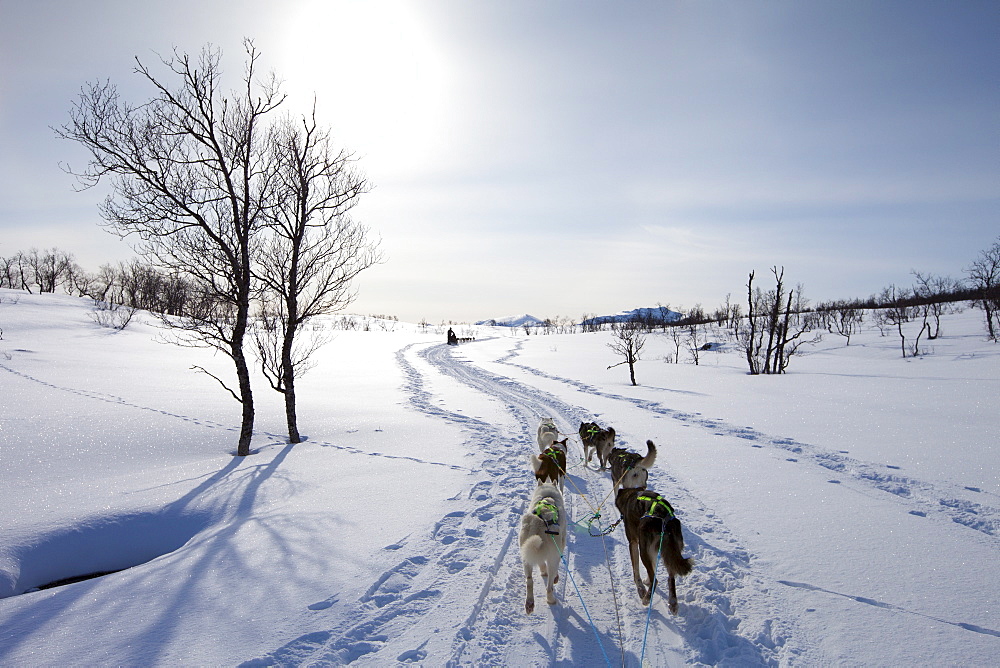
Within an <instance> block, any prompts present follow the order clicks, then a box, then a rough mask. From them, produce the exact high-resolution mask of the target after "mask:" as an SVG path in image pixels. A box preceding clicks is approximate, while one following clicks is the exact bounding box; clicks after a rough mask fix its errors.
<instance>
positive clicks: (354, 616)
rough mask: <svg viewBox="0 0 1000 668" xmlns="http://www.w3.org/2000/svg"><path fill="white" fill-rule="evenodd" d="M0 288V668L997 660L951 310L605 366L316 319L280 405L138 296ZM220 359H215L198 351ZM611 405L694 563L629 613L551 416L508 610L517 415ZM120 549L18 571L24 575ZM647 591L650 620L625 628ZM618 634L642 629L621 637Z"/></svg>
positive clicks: (620, 558)
mask: <svg viewBox="0 0 1000 668" xmlns="http://www.w3.org/2000/svg"><path fill="white" fill-rule="evenodd" d="M89 312H90V309H89V304H88V302H87V301H85V300H79V299H76V298H72V297H68V296H59V295H27V294H23V293H18V292H13V291H9V290H0V329H2V332H3V335H2V339H0V461H2V462H3V465H2V468H0V483H2V484H0V596H3V597H5V598H0V665H17V666H36V665H38V666H41V665H46V666H47V665H126V666H135V665H241V664H243V665H249V666H255V665H299V664H312V665H323V664H327V665H343V664H349V663H352V664H356V665H372V666H384V665H398V664H406V663H413V664H417V665H428V666H430V665H517V666H540V665H553V664H569V665H580V666H584V665H594V666H600V665H607V664H609V663H610V664H613V665H621V664H622V657H623V653H624V662H625V664H626V665H629V666H637V665H639V664H640V658H641V659H643V660H644V661H645V662H646V663H647V664H648V665H655V666H676V665H740V666H743V665H865V666H872V665H878V666H897V665H995V664H996V657H997V656H998V653H1000V600H998V597H997V594H996V587H995V579H996V573H997V565H998V564H1000V560H998V557H1000V477H998V470H1000V467H998V466H997V463H998V457H997V446H996V438H995V434H996V433H997V426H998V422H1000V418H998V416H997V410H996V406H997V405H998V399H1000V346H997V345H996V344H993V343H990V342H988V341H986V340H985V336H984V332H983V329H984V328H983V325H982V321H981V313H980V312H979V311H975V310H966V311H965V312H963V313H960V314H955V315H951V316H948V317H947V318H946V320H945V322H944V332H943V337H942V338H940V339H937V340H935V341H932V342H928V345H927V348H926V349H927V351H928V354H927V355H924V356H922V357H919V358H916V359H913V358H908V359H903V358H902V357H901V356H900V351H899V346H898V341H897V340H896V339H892V338H889V337H881V336H880V335H879V332H878V331H877V330H866V331H864V332H862V333H861V334H859V335H857V336H855V337H853V338H852V339H851V344H850V346H846V345H844V339H843V338H840V337H835V336H827V337H826V338H825V339H824V340H823V341H822V342H821V343H820V344H818V345H816V346H814V347H813V348H811V349H810V352H809V353H808V354H807V355H805V356H803V357H800V358H796V359H795V360H793V362H792V364H791V366H790V367H789V373H788V374H787V375H785V376H780V377H777V376H775V377H769V376H756V377H754V376H748V375H747V374H746V373H745V370H744V366H743V362H742V360H741V358H740V356H739V353H738V352H736V351H734V350H732V349H731V348H729V349H727V347H726V346H721V347H720V350H719V351H718V352H715V351H713V352H711V353H702V355H701V360H700V361H701V363H700V364H699V365H698V366H695V365H693V364H669V363H666V362H664V361H663V359H664V358H667V357H668V356H669V355H670V354H672V352H673V344H672V342H670V341H668V340H666V339H664V338H663V337H661V336H659V335H651V336H650V337H649V338H648V340H647V344H646V348H645V349H644V351H643V360H642V361H641V362H640V363H639V364H638V365H637V367H636V376H637V380H638V382H639V383H640V385H639V386H637V387H633V386H631V385H630V384H629V382H628V374H627V372H626V371H623V369H622V368H621V367H619V368H615V369H611V370H608V369H607V367H608V366H609V365H610V364H613V363H615V362H616V361H617V360H616V359H615V358H614V353H613V352H612V351H611V350H610V349H609V348H608V347H607V345H606V344H607V342H608V341H609V340H610V338H609V337H610V335H609V334H608V333H607V332H600V333H588V334H552V335H545V336H538V335H532V336H525V335H524V333H523V332H522V331H520V330H511V329H508V328H480V330H479V332H478V336H477V340H476V341H475V342H472V343H465V344H462V345H460V346H457V347H454V346H447V345H445V344H444V334H443V332H440V331H437V329H436V328H428V329H422V328H420V327H418V326H416V325H409V324H405V323H398V325H396V326H394V327H392V328H383V329H391V330H392V331H381V329H380V328H377V327H376V328H372V329H373V331H367V332H366V331H335V332H331V333H333V334H334V340H333V341H332V342H331V343H330V344H328V345H327V346H326V347H325V348H323V349H322V350H321V352H320V354H319V357H318V360H317V361H318V365H317V367H316V368H315V369H314V370H312V371H311V372H310V373H309V374H308V375H306V376H305V377H304V378H303V379H302V381H301V387H300V391H299V399H300V404H299V406H300V410H299V414H300V428H301V429H302V432H303V433H304V434H306V435H307V440H306V441H305V442H304V443H301V444H298V445H294V446H292V445H289V444H288V443H287V442H286V439H285V438H284V436H283V424H284V421H283V407H282V402H281V400H280V396H279V395H278V394H277V393H275V392H273V391H271V390H270V389H269V388H268V387H267V386H266V384H265V382H264V380H263V379H262V378H255V397H256V400H257V402H256V403H257V432H256V434H255V437H254V444H253V445H254V449H255V450H256V452H257V453H256V454H254V455H252V456H250V457H246V458H238V457H235V456H233V450H234V448H235V444H236V439H237V431H236V430H237V428H238V421H239V409H238V405H237V404H236V402H235V401H233V399H232V398H231V397H230V396H229V395H228V394H226V393H225V392H224V391H223V390H222V389H221V388H220V387H219V386H218V384H217V383H216V382H215V381H214V380H212V379H211V378H209V377H208V376H205V375H203V374H198V373H196V372H194V371H191V370H190V368H191V367H192V366H193V365H200V366H203V367H205V368H206V369H209V370H211V371H213V373H216V374H217V375H220V377H224V378H225V377H228V375H231V372H230V370H229V368H228V366H227V361H226V360H225V359H223V358H221V357H219V356H215V355H212V354H211V353H210V352H209V351H205V350H198V349H190V348H181V347H177V346H173V345H170V344H169V343H165V342H164V338H166V336H167V335H166V334H165V333H164V332H162V331H161V330H159V329H158V328H156V327H155V326H154V321H153V319H151V318H148V317H143V314H139V315H138V316H137V317H136V319H135V320H134V321H133V323H132V324H131V325H129V327H128V328H127V329H126V330H124V331H112V330H109V329H104V328H101V327H99V326H97V325H96V324H95V323H94V322H93V321H92V320H91V319H90V317H89ZM227 374H228V375H227ZM544 416H551V417H553V418H555V420H556V422H557V424H558V425H559V426H560V428H562V429H563V430H565V431H566V432H574V431H575V430H576V427H577V426H578V425H579V422H580V421H584V420H586V421H590V420H595V421H597V422H599V423H601V424H602V425H611V426H614V427H615V429H616V430H617V431H618V434H619V437H618V440H619V445H626V446H628V447H631V448H632V449H635V450H639V451H642V450H643V448H644V445H643V444H644V442H645V440H646V439H647V438H649V439H652V440H653V441H655V442H656V443H657V446H658V448H659V453H660V455H659V458H658V461H657V464H656V466H655V467H654V470H653V471H651V474H650V480H651V483H650V486H651V488H653V489H655V490H656V491H658V492H660V493H661V494H663V495H665V496H666V497H667V498H668V499H669V500H670V502H671V504H672V505H673V506H674V508H675V509H676V511H677V513H678V517H679V518H680V519H681V522H682V523H683V525H684V533H685V539H686V541H687V547H686V549H685V555H686V556H693V557H694V558H695V562H696V563H695V570H694V572H693V573H692V574H691V575H690V576H689V577H687V578H683V579H681V580H680V581H679V583H678V595H679V599H680V614H679V615H678V616H676V617H674V616H671V615H670V614H669V613H668V612H667V609H666V599H665V597H664V595H663V593H662V592H659V591H658V592H657V593H656V594H655V595H654V597H653V605H652V608H651V609H647V608H644V607H643V606H641V605H640V602H639V599H638V596H637V595H636V592H635V587H634V585H633V583H632V576H631V570H630V566H629V559H628V555H627V550H626V547H625V546H624V544H623V539H624V534H623V532H622V529H621V528H620V527H619V528H618V529H616V530H615V531H613V532H612V533H611V534H610V535H609V536H608V537H607V538H600V537H591V536H589V535H588V534H587V530H586V522H587V519H588V518H590V517H592V516H593V512H594V510H595V509H599V510H600V513H601V517H600V518H599V519H598V520H596V522H595V523H594V530H595V532H596V530H597V529H599V528H606V527H608V526H609V525H610V524H611V523H612V522H613V521H614V520H615V519H617V511H616V510H615V508H614V504H613V499H611V498H610V496H609V493H610V488H611V483H610V480H609V478H608V475H607V474H606V473H604V472H599V471H596V470H592V469H587V468H585V467H583V466H582V465H581V464H580V463H579V460H580V450H579V446H578V444H577V443H576V442H575V441H571V446H572V449H571V451H570V454H571V456H570V460H571V462H572V467H571V470H570V476H569V478H568V481H567V485H566V489H567V507H568V508H569V509H570V513H571V520H573V521H575V522H578V523H580V524H579V525H577V527H576V529H575V530H574V531H573V532H572V533H571V535H570V536H569V540H568V550H567V560H568V569H567V568H566V567H564V568H563V569H562V571H561V572H562V574H563V577H562V578H561V579H560V583H559V585H558V586H557V596H558V598H559V601H560V602H559V604H558V605H556V606H553V607H550V606H548V605H547V604H545V602H544V597H542V596H539V590H540V588H539V587H536V610H535V612H534V614H532V615H531V616H527V615H525V614H524V609H523V605H524V581H523V574H522V569H521V564H520V559H519V555H518V550H517V541H516V532H517V528H518V525H519V521H520V516H521V513H522V512H523V509H524V507H525V503H526V500H527V499H528V498H529V496H530V493H531V490H532V488H533V485H534V482H533V478H532V476H531V472H530V470H529V468H528V465H527V462H526V458H525V454H527V453H529V452H531V451H532V450H533V449H534V448H535V447H536V446H535V434H534V433H535V429H536V427H537V424H538V421H539V419H540V418H541V417H544ZM129 566H131V568H127V570H121V571H120V572H116V573H113V574H111V575H106V576H104V577H100V578H95V579H90V580H86V581H82V582H77V583H74V584H69V585H66V586H60V587H54V588H50V589H43V590H35V589H34V588H35V587H37V586H38V585H41V584H45V583H46V582H50V581H52V580H56V579H61V578H66V577H71V576H76V575H83V574H87V573H91V572H95V571H108V570H117V569H119V568H126V567H129ZM647 616H648V634H647V632H646V624H647ZM644 637H645V642H644Z"/></svg>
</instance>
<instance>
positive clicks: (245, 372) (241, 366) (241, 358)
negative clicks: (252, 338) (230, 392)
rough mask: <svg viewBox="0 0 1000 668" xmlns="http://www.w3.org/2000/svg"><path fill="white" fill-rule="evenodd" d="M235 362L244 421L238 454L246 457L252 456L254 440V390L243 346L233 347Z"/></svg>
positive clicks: (237, 449)
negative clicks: (251, 446) (251, 447)
mask: <svg viewBox="0 0 1000 668" xmlns="http://www.w3.org/2000/svg"><path fill="white" fill-rule="evenodd" d="M233 361H234V362H235V363H236V376H237V378H238V379H239V383H240V403H241V404H242V406H243V420H242V422H241V424H240V442H239V445H237V447H236V454H237V455H238V456H240V457H246V456H247V455H249V454H250V441H251V440H252V439H253V421H254V407H253V390H252V389H251V388H250V369H249V367H247V358H246V356H245V355H244V354H243V346H242V345H240V346H235V345H234V346H233Z"/></svg>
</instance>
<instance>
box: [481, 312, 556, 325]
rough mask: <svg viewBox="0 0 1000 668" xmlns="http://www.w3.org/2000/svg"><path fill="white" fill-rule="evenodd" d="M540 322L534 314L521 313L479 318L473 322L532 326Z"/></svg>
mask: <svg viewBox="0 0 1000 668" xmlns="http://www.w3.org/2000/svg"><path fill="white" fill-rule="evenodd" d="M542 323H543V321H542V320H539V319H538V318H536V317H535V316H533V315H528V314H527V313H523V314H521V315H509V316H506V317H504V318H491V319H489V320H480V321H479V322H477V323H475V324H477V325H480V326H486V327H524V326H525V325H527V326H529V327H534V326H536V325H541V324H542Z"/></svg>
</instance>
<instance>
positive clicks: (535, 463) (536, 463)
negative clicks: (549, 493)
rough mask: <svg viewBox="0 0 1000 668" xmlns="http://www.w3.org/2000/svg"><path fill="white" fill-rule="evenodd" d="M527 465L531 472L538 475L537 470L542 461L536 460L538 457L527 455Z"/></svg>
mask: <svg viewBox="0 0 1000 668" xmlns="http://www.w3.org/2000/svg"><path fill="white" fill-rule="evenodd" d="M528 465H529V466H531V470H532V471H533V472H534V473H536V474H537V473H538V469H539V468H541V466H542V460H541V459H539V458H538V455H532V454H529V455H528Z"/></svg>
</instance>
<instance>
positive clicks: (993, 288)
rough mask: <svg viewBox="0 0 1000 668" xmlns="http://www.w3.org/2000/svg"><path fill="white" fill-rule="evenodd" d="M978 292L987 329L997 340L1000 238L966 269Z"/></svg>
mask: <svg viewBox="0 0 1000 668" xmlns="http://www.w3.org/2000/svg"><path fill="white" fill-rule="evenodd" d="M965 272H966V273H967V274H968V275H969V282H970V283H971V284H972V288H973V290H974V291H975V293H976V305H977V306H979V307H980V308H982V309H983V311H984V312H985V314H986V331H987V332H988V333H989V337H990V340H992V341H997V340H998V333H1000V238H998V239H997V241H996V242H994V243H993V245H992V246H991V247H990V248H988V249H986V250H984V251H982V252H981V253H980V254H979V257H978V258H977V259H976V261H975V262H973V263H972V265H971V266H970V267H969V268H968V269H966V270H965Z"/></svg>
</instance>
